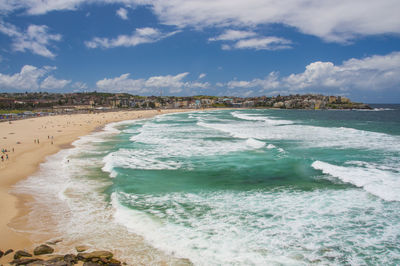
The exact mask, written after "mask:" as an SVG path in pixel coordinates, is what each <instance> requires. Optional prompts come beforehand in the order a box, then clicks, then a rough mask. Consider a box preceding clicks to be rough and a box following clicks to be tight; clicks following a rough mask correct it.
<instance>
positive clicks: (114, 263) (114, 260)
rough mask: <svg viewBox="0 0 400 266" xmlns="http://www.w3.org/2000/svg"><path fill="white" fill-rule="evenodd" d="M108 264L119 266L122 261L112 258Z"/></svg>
mask: <svg viewBox="0 0 400 266" xmlns="http://www.w3.org/2000/svg"><path fill="white" fill-rule="evenodd" d="M107 265H108V266H118V265H121V262H120V261H119V260H116V259H110V260H109V261H108V263H107Z"/></svg>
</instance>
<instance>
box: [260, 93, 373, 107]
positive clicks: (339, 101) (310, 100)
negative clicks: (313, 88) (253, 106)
mask: <svg viewBox="0 0 400 266" xmlns="http://www.w3.org/2000/svg"><path fill="white" fill-rule="evenodd" d="M257 107H269V108H279V109H309V110H310V109H311V110H318V109H372V108H371V107H370V106H368V105H367V104H364V103H356V102H352V101H350V99H349V98H347V97H343V96H324V95H320V94H305V95H298V94H297V95H289V96H276V97H266V98H265V100H264V101H263V104H259V105H258V106H257Z"/></svg>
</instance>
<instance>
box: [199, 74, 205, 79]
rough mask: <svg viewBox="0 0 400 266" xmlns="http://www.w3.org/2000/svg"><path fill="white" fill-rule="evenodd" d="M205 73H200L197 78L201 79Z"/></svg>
mask: <svg viewBox="0 0 400 266" xmlns="http://www.w3.org/2000/svg"><path fill="white" fill-rule="evenodd" d="M206 76H207V75H206V74H205V73H201V74H200V75H199V79H202V78H205V77H206Z"/></svg>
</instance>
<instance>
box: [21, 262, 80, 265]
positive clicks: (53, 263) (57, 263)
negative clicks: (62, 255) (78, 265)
mask: <svg viewBox="0 0 400 266" xmlns="http://www.w3.org/2000/svg"><path fill="white" fill-rule="evenodd" d="M27 266H72V264H68V263H66V262H65V261H57V262H49V261H35V262H32V263H29V264H27Z"/></svg>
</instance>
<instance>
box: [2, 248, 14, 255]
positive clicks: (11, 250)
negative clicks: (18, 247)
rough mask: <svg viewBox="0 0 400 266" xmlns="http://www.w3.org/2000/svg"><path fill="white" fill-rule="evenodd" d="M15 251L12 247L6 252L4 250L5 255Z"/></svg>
mask: <svg viewBox="0 0 400 266" xmlns="http://www.w3.org/2000/svg"><path fill="white" fill-rule="evenodd" d="M13 252H14V250H13V249H11V248H10V249H8V250H7V251H6V252H4V256H7V255H8V254H10V253H13Z"/></svg>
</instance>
